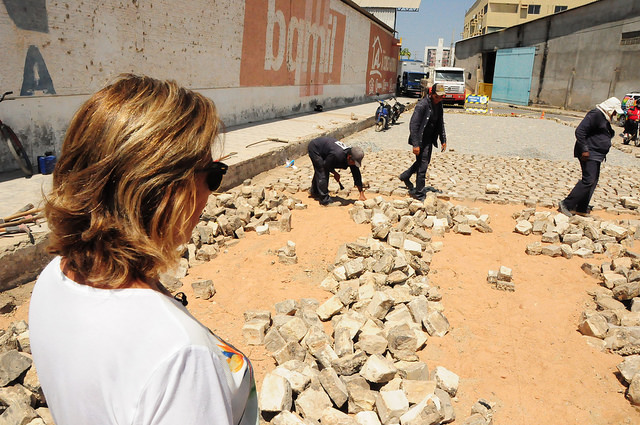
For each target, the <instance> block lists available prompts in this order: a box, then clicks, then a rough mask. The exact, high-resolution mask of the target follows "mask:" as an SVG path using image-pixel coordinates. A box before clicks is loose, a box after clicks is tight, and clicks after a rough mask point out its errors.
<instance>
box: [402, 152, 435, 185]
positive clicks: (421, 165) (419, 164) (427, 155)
mask: <svg viewBox="0 0 640 425" xmlns="http://www.w3.org/2000/svg"><path fill="white" fill-rule="evenodd" d="M432 151H433V145H432V144H431V143H429V144H427V145H426V146H422V147H420V153H419V154H418V155H416V160H415V161H414V163H413V164H411V167H409V168H408V169H407V170H406V171H405V172H403V173H402V174H400V179H402V180H409V179H410V178H411V176H412V175H414V174H415V175H416V193H424V187H425V179H426V176H427V168H429V163H430V162H431V152H432Z"/></svg>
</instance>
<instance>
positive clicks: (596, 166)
mask: <svg viewBox="0 0 640 425" xmlns="http://www.w3.org/2000/svg"><path fill="white" fill-rule="evenodd" d="M580 168H581V169H582V178H581V179H580V180H579V181H578V183H576V185H575V187H574V188H573V190H572V191H571V193H569V195H568V196H567V197H566V198H565V199H564V201H563V202H564V205H565V206H566V207H567V208H568V209H569V210H571V211H576V212H580V213H586V212H588V211H587V208H588V207H589V202H590V201H591V197H592V196H593V191H594V190H596V186H597V184H598V179H600V162H598V161H593V160H590V159H588V160H586V161H580Z"/></svg>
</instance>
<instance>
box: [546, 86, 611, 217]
mask: <svg viewBox="0 0 640 425" xmlns="http://www.w3.org/2000/svg"><path fill="white" fill-rule="evenodd" d="M621 113H622V105H621V103H620V100H619V99H618V98H617V97H610V98H609V99H607V100H605V101H604V102H602V103H599V104H598V105H596V107H595V108H594V109H592V110H591V111H589V112H587V115H585V117H584V118H583V119H582V122H581V123H580V124H579V125H578V128H576V143H575V145H574V147H573V156H575V157H576V158H578V160H579V161H580V168H581V169H582V178H581V179H580V180H579V181H578V183H576V185H575V187H574V188H573V190H572V191H571V193H569V195H568V196H567V197H566V198H565V199H564V200H562V201H560V202H559V203H558V211H560V212H561V213H562V214H565V215H567V216H572V215H573V214H579V215H588V214H589V211H590V207H589V201H591V197H592V196H593V191H594V190H595V188H596V185H597V184H598V179H599V178H600V164H601V163H602V161H604V160H605V159H606V157H607V153H609V149H610V148H611V138H612V137H613V136H614V135H615V132H614V131H613V129H612V128H611V122H612V121H613V119H614V117H615V115H616V114H621Z"/></svg>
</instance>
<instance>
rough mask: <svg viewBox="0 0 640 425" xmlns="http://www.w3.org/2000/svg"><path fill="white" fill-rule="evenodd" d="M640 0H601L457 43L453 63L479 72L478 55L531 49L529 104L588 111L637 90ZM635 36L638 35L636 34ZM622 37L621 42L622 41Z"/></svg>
mask: <svg viewBox="0 0 640 425" xmlns="http://www.w3.org/2000/svg"><path fill="white" fill-rule="evenodd" d="M639 17H640V2H638V1H637V0H602V1H598V2H595V3H591V4H588V5H585V6H582V7H579V8H576V9H572V10H568V11H566V12H563V13H558V14H555V15H552V16H548V17H545V18H542V19H538V20H536V21H533V22H530V23H527V24H522V25H518V26H516V27H513V28H509V29H506V30H503V31H500V32H496V33H491V34H487V35H484V36H480V37H474V38H470V39H467V40H463V41H460V42H458V43H456V51H455V54H456V65H457V66H461V67H464V68H465V69H467V70H468V71H472V79H471V80H470V81H469V89H471V90H473V89H474V88H475V86H476V82H477V80H476V76H477V73H476V72H474V71H475V70H477V69H480V71H481V72H479V73H478V74H480V76H482V75H483V73H484V71H485V69H484V67H486V63H485V64H483V53H485V55H486V53H488V52H495V51H497V50H499V49H508V48H514V47H536V55H535V61H534V65H533V76H532V77H533V78H532V81H531V93H530V97H529V101H530V103H533V104H546V105H553V106H557V107H564V108H568V109H576V110H589V109H591V108H593V107H594V105H595V104H596V103H598V102H601V101H602V100H604V99H606V98H608V97H610V96H617V97H619V98H622V96H624V94H625V93H627V92H629V91H632V90H640V72H639V71H638V70H640V38H636V40H635V41H633V40H630V42H628V41H629V35H633V32H636V31H640V19H638V18H639ZM639 34H640V33H639ZM623 36H624V37H625V40H624V41H623Z"/></svg>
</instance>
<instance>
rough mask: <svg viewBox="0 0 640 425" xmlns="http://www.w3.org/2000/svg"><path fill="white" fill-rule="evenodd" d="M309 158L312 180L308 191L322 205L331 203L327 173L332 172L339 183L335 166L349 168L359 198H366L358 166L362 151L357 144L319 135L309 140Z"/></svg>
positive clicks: (360, 161) (362, 155)
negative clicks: (346, 143)
mask: <svg viewBox="0 0 640 425" xmlns="http://www.w3.org/2000/svg"><path fill="white" fill-rule="evenodd" d="M308 149H309V158H311V163H312V164H313V180H312V182H311V189H310V190H309V192H310V193H311V196H313V197H314V198H317V199H318V200H319V201H320V204H322V205H329V204H332V203H333V202H334V201H332V199H331V197H330V196H329V173H332V174H333V178H334V179H335V180H336V181H337V182H338V184H340V186H341V187H342V184H341V183H340V174H339V173H338V172H337V171H336V168H340V169H343V170H345V169H347V167H349V169H350V170H351V175H352V176H353V183H354V185H355V186H356V187H357V188H358V191H359V192H360V197H359V199H360V200H361V201H364V200H366V199H367V198H366V197H365V196H364V189H363V187H362V175H361V174H360V166H361V165H362V159H363V158H364V151H363V150H362V148H361V147H359V146H353V147H350V146H347V145H345V144H344V143H342V142H340V141H339V140H337V139H334V138H333V137H328V136H321V137H316V138H315V139H313V140H312V141H310V142H309V148H308Z"/></svg>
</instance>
